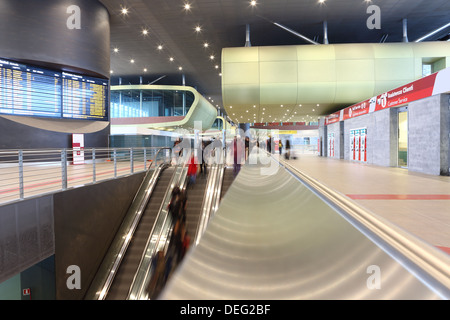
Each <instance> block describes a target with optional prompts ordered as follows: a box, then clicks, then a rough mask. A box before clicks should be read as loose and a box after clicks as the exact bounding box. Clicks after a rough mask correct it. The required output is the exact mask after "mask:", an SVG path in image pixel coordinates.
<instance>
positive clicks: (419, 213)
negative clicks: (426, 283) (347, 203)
mask: <svg viewBox="0 0 450 320" xmlns="http://www.w3.org/2000/svg"><path fill="white" fill-rule="evenodd" d="M289 163H290V164H292V165H294V166H295V167H296V168H298V169H299V170H301V171H302V172H304V173H305V174H307V175H309V176H310V177H312V178H314V179H316V180H318V181H320V182H322V183H323V184H325V185H326V186H328V187H330V188H332V189H334V190H336V191H338V192H340V193H342V194H344V195H346V196H348V197H350V198H352V199H353V200H354V201H356V202H357V203H359V204H360V205H362V206H364V207H366V208H367V209H369V210H370V211H371V212H373V213H375V214H377V215H380V216H382V217H384V218H385V219H387V220H389V221H391V222H393V223H395V224H396V225H398V226H399V227H401V228H403V229H405V230H407V231H408V232H410V233H412V234H414V235H415V236H417V237H419V238H421V239H423V240H425V241H426V242H428V243H430V244H431V245H434V246H436V247H439V248H441V249H442V250H444V251H446V252H448V253H449V254H450V177H444V176H431V175H425V174H420V173H414V172H411V171H408V170H407V169H401V168H389V167H380V166H374V165H367V164H361V163H354V162H350V161H345V160H338V159H331V158H325V157H319V156H314V155H303V156H301V157H300V158H299V159H297V160H289Z"/></svg>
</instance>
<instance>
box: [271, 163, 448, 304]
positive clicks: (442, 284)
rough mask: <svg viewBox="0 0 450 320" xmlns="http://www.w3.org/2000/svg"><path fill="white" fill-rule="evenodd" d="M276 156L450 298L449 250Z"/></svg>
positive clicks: (384, 247)
mask: <svg viewBox="0 0 450 320" xmlns="http://www.w3.org/2000/svg"><path fill="white" fill-rule="evenodd" d="M272 158H273V159H274V160H275V161H277V162H278V163H279V164H280V165H281V166H283V167H284V168H285V169H286V170H287V171H288V172H290V173H291V174H292V175H293V176H294V177H296V178H297V179H299V180H300V181H301V182H302V183H304V184H305V185H306V186H307V187H308V188H309V189H310V190H311V191H313V192H314V193H315V194H316V195H318V196H319V197H320V198H321V199H322V200H324V201H325V202H326V203H327V204H328V205H330V206H331V207H332V208H334V209H335V210H336V211H337V212H339V213H340V214H341V215H342V216H343V217H344V218H345V219H347V220H348V221H349V222H350V223H351V224H352V225H354V226H355V227H356V228H357V229H358V230H359V231H360V232H362V233H363V234H365V235H366V236H367V237H368V238H369V239H371V240H372V241H373V242H375V243H376V244H377V245H378V246H380V247H381V248H382V249H383V250H384V251H386V252H387V253H388V254H390V255H391V256H393V257H395V258H396V260H397V261H399V262H400V263H401V264H402V265H403V266H404V267H405V268H407V269H408V270H410V272H411V273H413V274H414V275H415V276H416V277H417V278H419V279H421V280H422V281H423V282H424V283H425V284H426V285H427V286H428V287H430V288H431V289H432V290H433V291H435V292H436V293H437V294H438V295H439V296H441V297H443V298H445V299H450V271H449V267H448V266H449V265H450V257H449V256H448V255H447V254H445V253H444V252H442V251H441V250H439V249H437V248H435V247H433V246H431V245H430V244H428V243H426V242H424V241H423V240H421V239H419V238H416V237H415V236H413V235H412V234H410V233H408V232H406V231H405V230H403V229H401V228H400V227H398V226H396V225H394V224H393V223H391V222H389V221H387V220H385V219H384V218H382V217H380V216H377V215H375V214H374V213H372V212H369V211H368V210H367V209H365V208H363V207H362V206H360V205H359V204H357V203H356V202H354V201H353V200H351V199H349V198H348V197H346V196H344V195H343V194H341V193H339V192H337V191H335V190H332V189H330V188H328V187H327V186H325V185H323V184H322V183H320V182H319V181H317V180H315V179H313V178H312V177H310V176H308V175H306V174H305V173H303V172H301V171H300V170H299V169H297V168H295V167H293V166H292V165H291V164H289V163H288V162H287V161H286V160H284V159H281V158H277V157H274V156H272Z"/></svg>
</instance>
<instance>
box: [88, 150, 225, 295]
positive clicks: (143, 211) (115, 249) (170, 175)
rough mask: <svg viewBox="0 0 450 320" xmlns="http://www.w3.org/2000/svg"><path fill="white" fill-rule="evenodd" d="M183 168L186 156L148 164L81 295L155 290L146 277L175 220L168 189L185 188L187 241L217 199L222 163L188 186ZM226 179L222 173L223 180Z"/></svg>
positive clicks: (201, 225)
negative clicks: (180, 160)
mask: <svg viewBox="0 0 450 320" xmlns="http://www.w3.org/2000/svg"><path fill="white" fill-rule="evenodd" d="M187 158H189V157H187ZM187 170H188V164H187V163H186V162H184V163H182V164H180V165H177V166H170V165H169V164H168V163H162V164H160V165H159V166H158V167H156V168H153V169H152V170H150V169H149V171H148V172H147V174H146V176H145V178H144V181H143V182H142V185H141V187H140V188H139V190H138V192H137V194H136V196H135V198H134V200H133V203H132V205H131V206H130V209H129V211H128V213H127V215H126V217H125V218H124V221H123V223H122V225H121V227H120V229H119V231H118V232H117V234H116V237H115V239H114V240H113V242H112V244H111V246H110V249H109V251H108V253H107V254H106V256H105V258H104V260H103V262H102V265H101V266H100V268H99V270H98V272H97V275H96V277H95V279H94V280H93V282H92V284H91V287H90V289H89V290H88V293H87V294H86V296H85V299H88V300H140V299H149V298H151V297H153V296H155V295H157V294H158V292H154V291H155V290H154V288H153V287H152V286H151V283H152V279H153V278H154V277H158V276H160V274H155V269H156V264H155V261H156V255H157V254H158V252H164V253H165V254H166V256H167V253H168V252H172V250H171V249H172V246H174V245H175V244H174V243H172V242H171V241H172V239H173V238H172V234H173V233H174V232H175V231H174V226H175V221H173V220H172V216H171V214H170V213H169V211H168V205H169V203H170V201H171V195H172V190H173V189H174V187H175V186H178V187H180V188H181V189H182V190H183V189H187V199H188V201H187V212H186V227H187V230H188V232H189V233H190V234H192V236H191V244H192V245H195V241H198V240H199V239H200V238H201V236H202V233H203V230H204V228H205V227H206V226H207V224H208V221H209V219H210V216H211V215H213V214H214V212H215V210H216V208H217V203H218V202H217V201H218V200H217V199H220V193H221V190H222V185H223V183H222V177H223V172H224V166H223V165H222V164H214V165H212V166H211V167H210V168H208V174H207V175H206V174H205V175H199V177H198V179H197V182H196V183H195V184H194V185H192V186H189V187H188V186H187V178H188V177H187ZM229 183H231V182H230V181H229V179H228V180H227V182H226V183H225V185H228V184H229ZM176 250H178V248H176ZM169 259H170V257H169V258H166V261H167V262H168V261H169ZM176 266H177V265H176V264H174V265H173V267H170V269H168V272H169V273H170V270H172V269H175V268H176Z"/></svg>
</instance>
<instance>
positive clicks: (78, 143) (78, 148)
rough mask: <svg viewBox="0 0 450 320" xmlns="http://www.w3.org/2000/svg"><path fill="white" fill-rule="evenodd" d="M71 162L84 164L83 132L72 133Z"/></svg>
mask: <svg viewBox="0 0 450 320" xmlns="http://www.w3.org/2000/svg"><path fill="white" fill-rule="evenodd" d="M72 148H73V164H84V134H77V133H74V134H72Z"/></svg>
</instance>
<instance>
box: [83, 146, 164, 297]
mask: <svg viewBox="0 0 450 320" xmlns="http://www.w3.org/2000/svg"><path fill="white" fill-rule="evenodd" d="M162 150H171V149H170V148H166V147H164V148H160V149H158V151H157V152H156V154H155V156H154V161H152V162H151V163H150V166H149V167H148V169H147V171H146V174H145V177H144V179H143V181H142V183H141V185H140V186H139V189H138V191H137V192H136V195H135V196H134V198H133V201H132V203H131V205H130V207H129V209H128V210H127V213H126V215H125V217H124V219H123V221H122V224H121V226H120V227H119V230H118V232H117V233H116V236H115V238H114V240H113V241H112V243H111V245H110V247H109V249H108V252H107V253H106V255H105V258H104V259H103V261H102V263H101V265H100V267H99V269H98V271H97V274H96V276H95V277H94V279H93V281H92V282H91V286H90V287H89V290H88V291H87V293H86V295H85V299H89V300H103V299H105V298H106V296H107V294H108V291H109V289H110V287H111V284H112V282H113V281H114V277H115V275H116V274H117V270H118V268H119V266H120V263H121V262H122V258H123V256H124V254H125V252H126V250H127V248H128V245H129V242H130V239H131V237H132V235H133V234H134V232H135V230H136V227H137V225H138V223H139V221H140V218H141V216H142V212H143V210H144V209H145V207H146V205H147V203H148V201H149V199H150V197H151V195H152V193H153V190H154V188H155V185H156V182H157V180H158V177H159V175H160V174H161V172H162V171H163V170H164V169H165V168H166V167H167V166H168V164H167V162H166V161H164V162H163V163H161V164H160V165H158V167H156V168H155V170H154V171H153V174H150V173H151V169H152V167H153V164H154V165H155V166H156V163H157V158H158V155H159V153H160V152H161V151H162ZM170 158H171V157H169V159H170ZM166 160H167V159H166Z"/></svg>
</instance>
